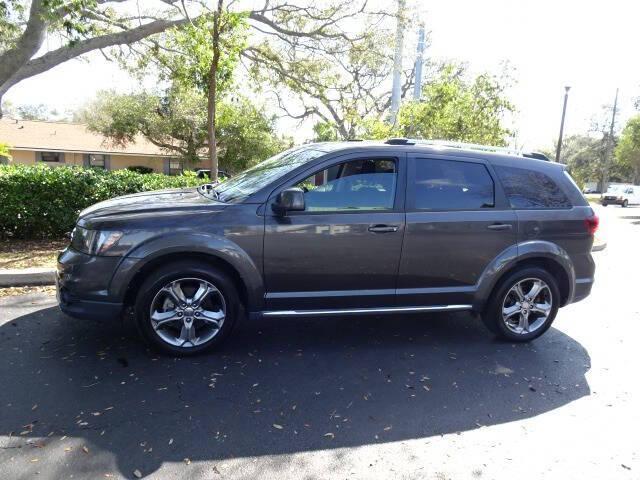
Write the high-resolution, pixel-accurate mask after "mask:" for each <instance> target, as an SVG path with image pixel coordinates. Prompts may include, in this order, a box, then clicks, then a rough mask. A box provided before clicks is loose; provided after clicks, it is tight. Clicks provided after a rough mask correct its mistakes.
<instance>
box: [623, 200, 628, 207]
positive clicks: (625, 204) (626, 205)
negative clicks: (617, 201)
mask: <svg viewBox="0 0 640 480" xmlns="http://www.w3.org/2000/svg"><path fill="white" fill-rule="evenodd" d="M628 206H629V200H623V201H622V208H627V207H628Z"/></svg>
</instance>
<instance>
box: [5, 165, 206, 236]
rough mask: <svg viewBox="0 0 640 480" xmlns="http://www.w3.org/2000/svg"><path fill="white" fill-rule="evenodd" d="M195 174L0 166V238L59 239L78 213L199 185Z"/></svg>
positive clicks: (69, 228)
mask: <svg viewBox="0 0 640 480" xmlns="http://www.w3.org/2000/svg"><path fill="white" fill-rule="evenodd" d="M202 183H203V182H202V179H199V178H196V176H195V173H191V172H187V173H186V174H185V175H180V176H175V177H170V176H167V175H161V174H157V173H153V174H140V173H137V172H132V171H130V170H115V171H111V172H106V171H104V170H98V169H88V168H81V167H57V168H50V167H48V166H46V165H36V166H28V165H0V237H4V238H47V237H59V236H61V235H63V234H64V233H65V232H68V231H70V230H71V229H72V228H73V225H74V223H75V221H76V218H77V216H78V213H79V212H80V211H81V210H82V209H84V208H86V207H88V206H90V205H93V204H94V203H96V202H101V201H103V200H107V199H109V198H113V197H117V196H119V195H127V194H130V193H136V192H143V191H148V190H159V189H162V188H174V187H187V186H196V185H200V184H202Z"/></svg>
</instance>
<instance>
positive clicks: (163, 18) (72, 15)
mask: <svg viewBox="0 0 640 480" xmlns="http://www.w3.org/2000/svg"><path fill="white" fill-rule="evenodd" d="M125 1H126V0H71V1H69V2H68V3H65V2H64V0H32V1H31V4H30V7H27V5H28V2H27V0H5V1H3V2H1V3H0V32H2V33H3V36H2V38H1V39H0V102H1V100H2V96H3V95H4V94H5V93H6V92H7V91H8V90H9V89H10V88H11V87H12V86H14V85H15V84H17V83H18V82H20V81H22V80H24V79H26V78H29V77H32V76H34V75H37V74H39V73H42V72H44V71H47V70H49V69H51V68H53V67H54V66H56V65H59V64H61V63H63V62H65V61H67V60H69V59H71V58H76V57H78V56H81V55H83V54H85V53H88V52H90V51H93V50H98V49H99V50H101V51H102V52H103V53H104V54H105V55H107V56H108V58H109V51H110V49H111V47H115V46H120V45H126V46H128V47H129V50H130V51H129V52H128V53H135V54H138V53H139V50H140V49H142V50H143V51H144V50H145V49H147V48H148V47H149V46H151V48H156V49H160V48H162V45H161V43H162V42H161V41H157V40H155V39H154V38H153V36H154V35H156V34H159V33H161V32H164V31H166V30H167V29H169V28H172V27H184V26H186V25H191V26H196V25H197V24H198V21H199V19H200V17H201V16H203V15H204V16H206V17H209V18H211V19H212V23H211V28H210V30H209V34H210V37H209V42H207V45H209V46H210V47H211V52H212V56H211V61H210V63H209V64H208V66H209V70H210V71H209V75H208V77H207V79H208V83H207V90H208V116H209V121H210V123H211V126H210V128H209V135H210V136H211V138H210V142H209V145H210V149H211V152H210V158H211V161H212V163H213V162H215V157H216V154H215V152H216V142H215V141H214V138H213V137H214V136H215V127H214V124H215V107H216V104H217V101H216V99H215V97H216V95H217V94H218V85H217V84H218V81H219V75H218V73H217V71H218V69H219V68H220V62H221V61H224V59H226V58H231V59H232V57H233V56H232V55H227V56H225V55H222V52H223V48H222V47H221V45H220V42H221V41H223V38H224V32H225V27H226V25H227V23H226V21H227V19H233V18H238V15H240V16H243V17H244V18H246V19H247V23H248V25H249V26H250V27H251V28H252V31H253V32H254V33H256V34H257V36H258V37H260V40H259V42H260V43H262V44H268V43H269V41H281V42H285V43H286V44H288V45H290V46H292V45H300V44H303V43H305V42H307V41H308V42H310V43H314V42H315V47H314V48H324V49H326V50H329V49H334V48H335V46H336V45H337V44H340V43H345V42H349V41H351V36H350V35H349V34H348V33H347V32H348V31H349V29H350V28H352V25H353V23H352V22H350V21H351V20H353V18H354V17H356V16H358V15H361V14H364V13H365V10H366V6H367V3H368V2H367V0H357V1H353V0H332V1H329V2H314V1H311V0H302V1H300V2H298V3H297V4H295V5H292V4H290V3H289V2H288V1H287V0H281V1H277V0H276V1H272V0H264V2H263V4H262V5H261V6H260V7H258V8H255V9H251V10H247V9H242V8H241V6H238V4H235V2H229V3H228V4H227V5H226V6H225V5H224V2H223V0H217V2H216V4H215V7H214V8H213V9H210V8H209V6H208V2H202V1H199V0H182V1H181V2H180V3H178V1H177V0H163V3H164V4H166V5H168V8H167V9H165V10H161V11H157V12H149V13H139V14H137V15H130V14H123V13H122V12H129V11H136V8H129V9H127V8H118V9H116V8H113V5H114V4H116V3H124V2H125ZM132 3H133V2H132ZM136 5H137V4H136ZM131 7H134V5H131ZM194 12H197V15H195V16H194V15H193V13H194ZM382 14H383V15H384V12H383V13H382ZM232 23H233V22H231V24H232ZM47 31H50V32H53V33H56V34H57V35H58V37H59V39H60V43H61V46H60V47H58V48H55V49H53V50H51V51H48V52H46V53H44V54H42V55H40V56H37V57H35V58H34V56H35V55H37V52H38V51H39V50H40V49H41V47H42V45H43V44H44V40H45V35H46V33H47ZM145 42H146V43H145ZM134 44H137V45H136V46H134ZM247 51H248V49H247ZM126 53H127V52H126V50H124V51H122V52H120V57H121V56H122V55H124V54H126ZM116 55H117V52H116ZM270 61H271V59H269V58H264V57H263V58H262V63H261V65H263V66H264V65H268V64H269V62H270ZM296 76H297V79H298V82H304V78H305V75H304V71H302V72H301V71H300V70H299V69H298V70H297V72H296ZM0 114H1V113H0ZM215 172H216V169H215V168H212V173H214V174H215Z"/></svg>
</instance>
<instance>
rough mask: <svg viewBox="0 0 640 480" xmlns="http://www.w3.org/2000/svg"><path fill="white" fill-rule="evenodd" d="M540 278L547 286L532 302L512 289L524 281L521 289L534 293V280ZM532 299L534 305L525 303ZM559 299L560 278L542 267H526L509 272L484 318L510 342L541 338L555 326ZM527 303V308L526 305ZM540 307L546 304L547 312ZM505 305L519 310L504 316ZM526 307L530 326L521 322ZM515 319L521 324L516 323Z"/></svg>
mask: <svg viewBox="0 0 640 480" xmlns="http://www.w3.org/2000/svg"><path fill="white" fill-rule="evenodd" d="M536 280H537V281H541V282H542V283H541V284H539V285H542V284H544V287H543V288H542V289H541V290H540V292H539V293H538V294H537V295H536V296H535V298H534V299H533V300H531V302H526V299H525V300H523V301H522V302H517V294H516V292H515V291H514V290H512V289H513V288H514V287H515V286H516V285H517V284H520V287H521V288H520V290H521V291H522V290H524V293H525V294H527V293H530V292H531V291H532V290H531V288H532V287H533V282H534V281H536ZM529 303H530V305H528V306H527V305H525V304H529ZM559 303H560V290H559V288H558V282H557V280H556V279H555V278H554V277H553V276H552V275H551V274H550V273H549V272H547V271H546V270H544V269H542V268H540V267H523V268H521V269H519V270H516V271H514V272H512V273H509V274H507V276H506V277H505V278H504V279H502V280H501V281H500V282H499V284H498V285H497V286H496V287H495V288H494V290H493V292H492V294H491V297H490V298H489V300H488V302H487V306H486V308H485V310H484V312H482V315H481V318H482V321H483V322H484V324H485V325H486V326H487V328H488V329H489V330H490V331H491V332H493V333H494V334H496V335H497V336H498V337H500V338H502V339H504V340H508V341H510V342H529V341H531V340H533V339H535V338H538V337H539V336H540V335H542V334H543V333H544V332H546V331H547V330H548V329H549V327H551V324H552V323H553V320H554V319H555V317H556V314H557V312H558V306H559ZM518 304H519V305H520V313H517V312H518V307H517V305H518ZM523 305H525V306H526V307H527V308H524V309H523V308H522V306H523ZM547 305H548V307H547ZM539 307H541V308H544V310H545V311H546V313H542V312H541V311H538V310H539ZM503 309H504V311H506V312H510V311H511V310H513V311H514V312H516V313H507V314H506V315H507V316H508V317H509V321H507V320H505V319H504V317H503ZM523 310H524V311H525V313H526V316H527V319H528V320H527V324H528V327H529V329H528V330H524V329H522V330H521V329H520V325H523V324H524V322H523V321H522V320H521V318H522V315H523V314H522V311H523ZM509 315H511V316H509ZM514 323H517V324H518V325H514ZM514 330H520V331H514Z"/></svg>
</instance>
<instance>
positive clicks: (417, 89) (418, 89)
mask: <svg viewBox="0 0 640 480" xmlns="http://www.w3.org/2000/svg"><path fill="white" fill-rule="evenodd" d="M423 52H424V24H421V25H420V27H419V28H418V49H417V51H416V68H415V70H416V81H415V83H414V84H413V99H414V100H415V101H416V102H417V101H418V100H420V96H421V95H422V55H423Z"/></svg>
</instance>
